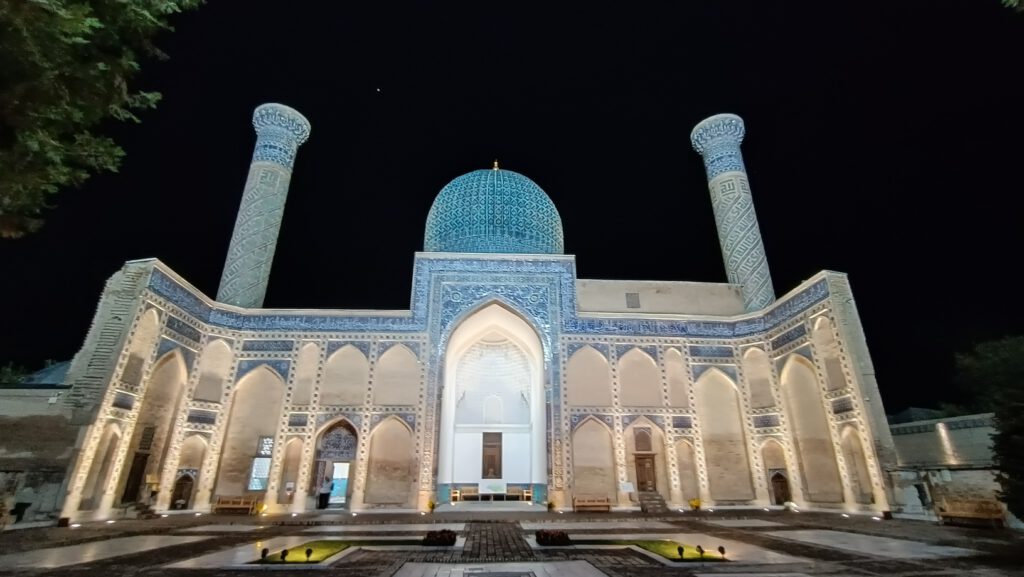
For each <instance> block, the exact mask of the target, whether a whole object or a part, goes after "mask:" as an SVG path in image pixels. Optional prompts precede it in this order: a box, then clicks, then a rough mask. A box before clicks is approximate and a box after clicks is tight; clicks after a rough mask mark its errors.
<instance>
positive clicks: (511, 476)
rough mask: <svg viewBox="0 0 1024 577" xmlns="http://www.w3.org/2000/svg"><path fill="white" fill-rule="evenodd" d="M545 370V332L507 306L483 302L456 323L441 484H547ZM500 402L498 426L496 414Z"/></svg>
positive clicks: (450, 346) (448, 362)
mask: <svg viewBox="0 0 1024 577" xmlns="http://www.w3.org/2000/svg"><path fill="white" fill-rule="evenodd" d="M544 367H545V365H544V347H543V345H542V343H541V340H540V335H539V334H538V333H537V331H536V330H535V329H534V328H533V326H532V325H531V324H530V323H529V322H527V321H526V320H525V318H524V317H523V316H522V315H520V314H519V313H518V312H517V311H515V310H514V309H511V308H510V307H508V306H506V305H505V304H503V303H498V302H491V303H488V304H485V305H482V306H480V307H479V308H476V309H474V310H472V312H469V313H467V314H466V315H465V316H464V317H463V318H462V319H461V320H460V321H458V322H457V324H455V325H454V328H453V330H452V332H451V335H450V337H449V338H448V341H447V347H446V349H445V351H444V365H443V378H444V387H443V392H442V398H441V427H440V435H439V436H440V438H439V443H438V461H437V470H438V476H437V482H438V484H439V485H448V484H452V485H456V486H460V485H477V484H479V483H482V482H484V481H485V479H486V480H492V479H494V480H500V481H503V482H504V483H506V484H507V485H519V486H521V485H543V484H546V483H547V447H546V435H545V425H546V421H545V405H544V403H545V396H544V381H545V377H544ZM495 398H496V399H495ZM488 399H490V401H488ZM496 401H500V408H501V416H500V418H501V422H500V423H499V422H494V420H493V419H494V417H491V416H490V415H492V414H493V411H495V410H496V409H497V408H498V405H499V403H497V402H496ZM485 405H487V407H488V417H487V419H488V420H490V422H485V419H484V410H483V409H484V406H485ZM440 497H441V499H446V498H447V495H444V494H442V495H440Z"/></svg>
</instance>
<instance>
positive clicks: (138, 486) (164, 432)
mask: <svg viewBox="0 0 1024 577" xmlns="http://www.w3.org/2000/svg"><path fill="white" fill-rule="evenodd" d="M187 380H188V369H187V367H186V365H185V358H184V356H183V355H182V353H181V349H180V348H175V349H174V350H171V351H168V352H167V353H165V354H164V355H163V356H162V357H160V358H159V359H157V361H156V362H155V363H153V370H152V371H150V373H149V380H148V381H147V382H146V387H145V392H144V393H143V396H142V402H141V404H140V405H139V412H138V414H137V416H136V418H135V427H134V429H133V432H132V439H131V444H129V445H128V449H129V452H128V454H129V458H130V459H132V465H131V466H130V467H124V468H122V469H121V471H122V474H121V480H120V485H121V487H123V491H122V493H121V502H122V503H134V502H136V501H137V500H138V499H139V498H140V497H142V496H143V495H142V494H141V491H142V488H143V486H144V485H145V483H146V478H147V477H153V476H157V477H159V475H160V474H161V473H162V472H163V467H164V459H165V458H166V456H167V450H168V448H169V447H170V442H171V429H172V428H173V426H174V417H175V416H176V415H177V414H178V410H179V408H180V406H181V403H182V399H183V398H184V393H185V383H186V382H187ZM146 496H147V497H148V495H146Z"/></svg>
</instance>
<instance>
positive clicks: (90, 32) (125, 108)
mask: <svg viewBox="0 0 1024 577" xmlns="http://www.w3.org/2000/svg"><path fill="white" fill-rule="evenodd" d="M200 3H201V0H0V236H2V237H7V238H13V237H19V236H22V235H24V234H25V233H27V232H31V231H33V230H36V229H38V228H39V226H41V224H42V219H41V218H40V214H41V213H42V211H43V210H44V209H45V208H47V200H48V197H49V196H50V195H52V194H54V193H56V192H57V191H59V190H61V189H62V188H66V187H72V186H78V185H80V184H82V183H83V182H85V180H86V179H88V178H89V176H91V175H92V174H95V173H97V172H102V171H116V170H117V169H118V167H119V166H120V163H121V159H122V157H123V156H124V150H123V149H122V148H121V147H120V146H118V145H117V143H116V142H114V141H113V139H111V138H109V137H107V136H104V135H102V134H99V133H98V132H97V128H98V125H99V124H100V123H101V122H102V121H104V120H107V119H114V120H119V121H131V122H138V121H139V119H138V117H137V116H136V112H138V111H140V110H143V109H146V108H152V107H154V106H155V105H156V103H157V102H158V101H159V99H160V95H159V94H158V93H156V92H145V91H133V90H131V89H130V88H129V84H130V81H131V80H132V77H133V76H135V74H137V73H138V71H139V61H140V60H141V59H144V58H164V57H165V55H164V54H163V53H162V52H161V51H160V50H159V49H158V48H157V47H156V45H155V44H154V43H153V40H154V38H155V36H156V35H157V34H158V33H159V32H161V31H163V30H169V29H170V27H169V25H168V17H170V16H171V15H172V14H175V13H177V12H181V11H182V10H189V9H193V8H195V7H197V6H198V5H199V4H200Z"/></svg>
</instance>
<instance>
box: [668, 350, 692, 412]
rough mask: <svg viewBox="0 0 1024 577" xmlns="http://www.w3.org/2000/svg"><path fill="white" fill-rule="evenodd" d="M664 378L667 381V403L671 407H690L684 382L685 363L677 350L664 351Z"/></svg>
mask: <svg viewBox="0 0 1024 577" xmlns="http://www.w3.org/2000/svg"><path fill="white" fill-rule="evenodd" d="M665 377H666V379H667V380H668V402H669V404H670V405H671V406H673V407H680V408H685V407H689V406H690V394H689V391H688V390H687V382H686V362H685V361H683V354H682V353H680V352H679V350H678V349H668V350H667V351H665Z"/></svg>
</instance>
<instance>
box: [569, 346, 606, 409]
mask: <svg viewBox="0 0 1024 577" xmlns="http://www.w3.org/2000/svg"><path fill="white" fill-rule="evenodd" d="M565 371H566V377H565V387H566V394H567V396H568V399H567V400H568V403H569V404H570V405H574V406H598V407H607V406H611V404H612V377H611V371H610V370H609V367H608V359H606V358H604V355H602V354H601V353H599V352H598V351H597V349H595V348H594V347H591V346H585V347H581V348H580V349H579V350H578V351H576V352H575V353H573V355H572V356H571V357H569V362H568V363H566V367H565Z"/></svg>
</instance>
